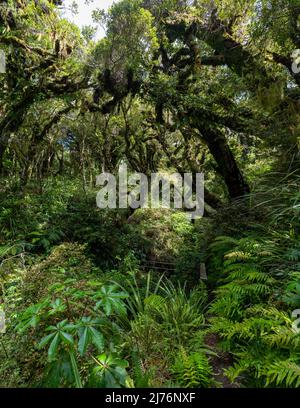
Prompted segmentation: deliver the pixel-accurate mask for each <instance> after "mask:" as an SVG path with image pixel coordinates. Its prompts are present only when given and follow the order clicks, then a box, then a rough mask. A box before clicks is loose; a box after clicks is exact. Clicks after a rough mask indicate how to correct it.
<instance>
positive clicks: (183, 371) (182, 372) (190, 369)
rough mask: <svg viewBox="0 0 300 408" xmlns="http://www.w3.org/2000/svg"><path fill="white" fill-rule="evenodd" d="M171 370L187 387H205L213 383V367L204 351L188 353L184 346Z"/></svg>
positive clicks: (181, 383)
mask: <svg viewBox="0 0 300 408" xmlns="http://www.w3.org/2000/svg"><path fill="white" fill-rule="evenodd" d="M171 372H172V374H173V376H174V379H175V380H176V381H177V382H178V384H179V385H180V386H182V387H185V388H196V387H197V388H199V387H200V388H204V387H208V386H209V385H210V384H211V383H212V368H211V366H210V364H209V361H208V359H207V357H206V356H205V354H204V353H200V352H198V353H192V354H187V352H186V351H185V350H184V349H183V348H182V349H181V351H180V355H179V357H178V358H177V359H176V361H175V364H174V365H173V367H172V369H171Z"/></svg>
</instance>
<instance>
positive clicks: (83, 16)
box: [64, 0, 115, 39]
mask: <svg viewBox="0 0 300 408" xmlns="http://www.w3.org/2000/svg"><path fill="white" fill-rule="evenodd" d="M75 1H76V3H77V4H78V14H76V15H74V14H72V12H71V11H70V10H68V9H67V10H66V11H65V13H64V16H65V17H66V18H68V20H70V21H72V22H73V23H75V24H76V25H78V26H79V27H82V26H85V25H94V24H93V20H92V11H93V10H94V9H96V8H100V9H105V10H107V9H108V8H109V7H110V6H111V5H112V4H113V3H114V1H115V0H94V1H93V2H92V3H91V4H90V5H87V4H85V1H84V0H75ZM73 2H74V0H65V2H64V4H65V6H66V8H68V7H70V5H71V4H72V3H73ZM102 37H104V31H103V29H102V28H101V27H99V29H98V32H97V34H96V36H95V39H100V38H102Z"/></svg>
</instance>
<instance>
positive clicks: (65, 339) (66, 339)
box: [60, 331, 74, 345]
mask: <svg viewBox="0 0 300 408" xmlns="http://www.w3.org/2000/svg"><path fill="white" fill-rule="evenodd" d="M60 337H61V339H62V341H63V342H64V343H66V344H70V345H73V344H74V339H73V337H72V335H71V334H69V333H66V332H63V331H61V332H60Z"/></svg>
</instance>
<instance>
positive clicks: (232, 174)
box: [199, 127, 250, 199]
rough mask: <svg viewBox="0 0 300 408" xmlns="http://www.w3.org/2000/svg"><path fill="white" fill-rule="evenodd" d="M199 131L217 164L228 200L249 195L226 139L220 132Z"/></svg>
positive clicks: (246, 184) (247, 187) (209, 129)
mask: <svg viewBox="0 0 300 408" xmlns="http://www.w3.org/2000/svg"><path fill="white" fill-rule="evenodd" d="M199 130H200V131H201V134H202V136H203V139H204V140H205V142H206V143H207V146H208V148H209V151H210V153H211V154H212V156H213V158H214V159H215V161H216V162H217V165H218V171H219V173H220V174H221V176H222V177H223V179H224V181H225V184H226V186H227V189H228V193H229V196H230V198H232V199H235V198H238V197H242V196H244V195H246V194H249V193H250V188H249V185H248V183H247V181H246V180H245V179H244V176H243V174H242V173H241V171H240V169H239V167H238V165H237V162H236V160H235V158H234V155H233V153H232V151H231V149H230V147H229V146H228V143H227V140H226V137H225V136H224V135H223V134H222V133H221V132H219V131H217V130H215V129H211V128H208V127H207V128H205V129H203V127H201V129H199Z"/></svg>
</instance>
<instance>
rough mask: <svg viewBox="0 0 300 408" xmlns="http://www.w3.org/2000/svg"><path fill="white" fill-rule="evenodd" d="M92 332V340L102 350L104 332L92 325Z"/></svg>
mask: <svg viewBox="0 0 300 408" xmlns="http://www.w3.org/2000/svg"><path fill="white" fill-rule="evenodd" d="M90 332H91V333H92V341H93V343H94V344H95V346H96V347H98V349H99V350H100V351H101V350H103V348H104V337H103V334H102V333H100V332H99V331H98V330H96V329H95V328H94V327H90Z"/></svg>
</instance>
